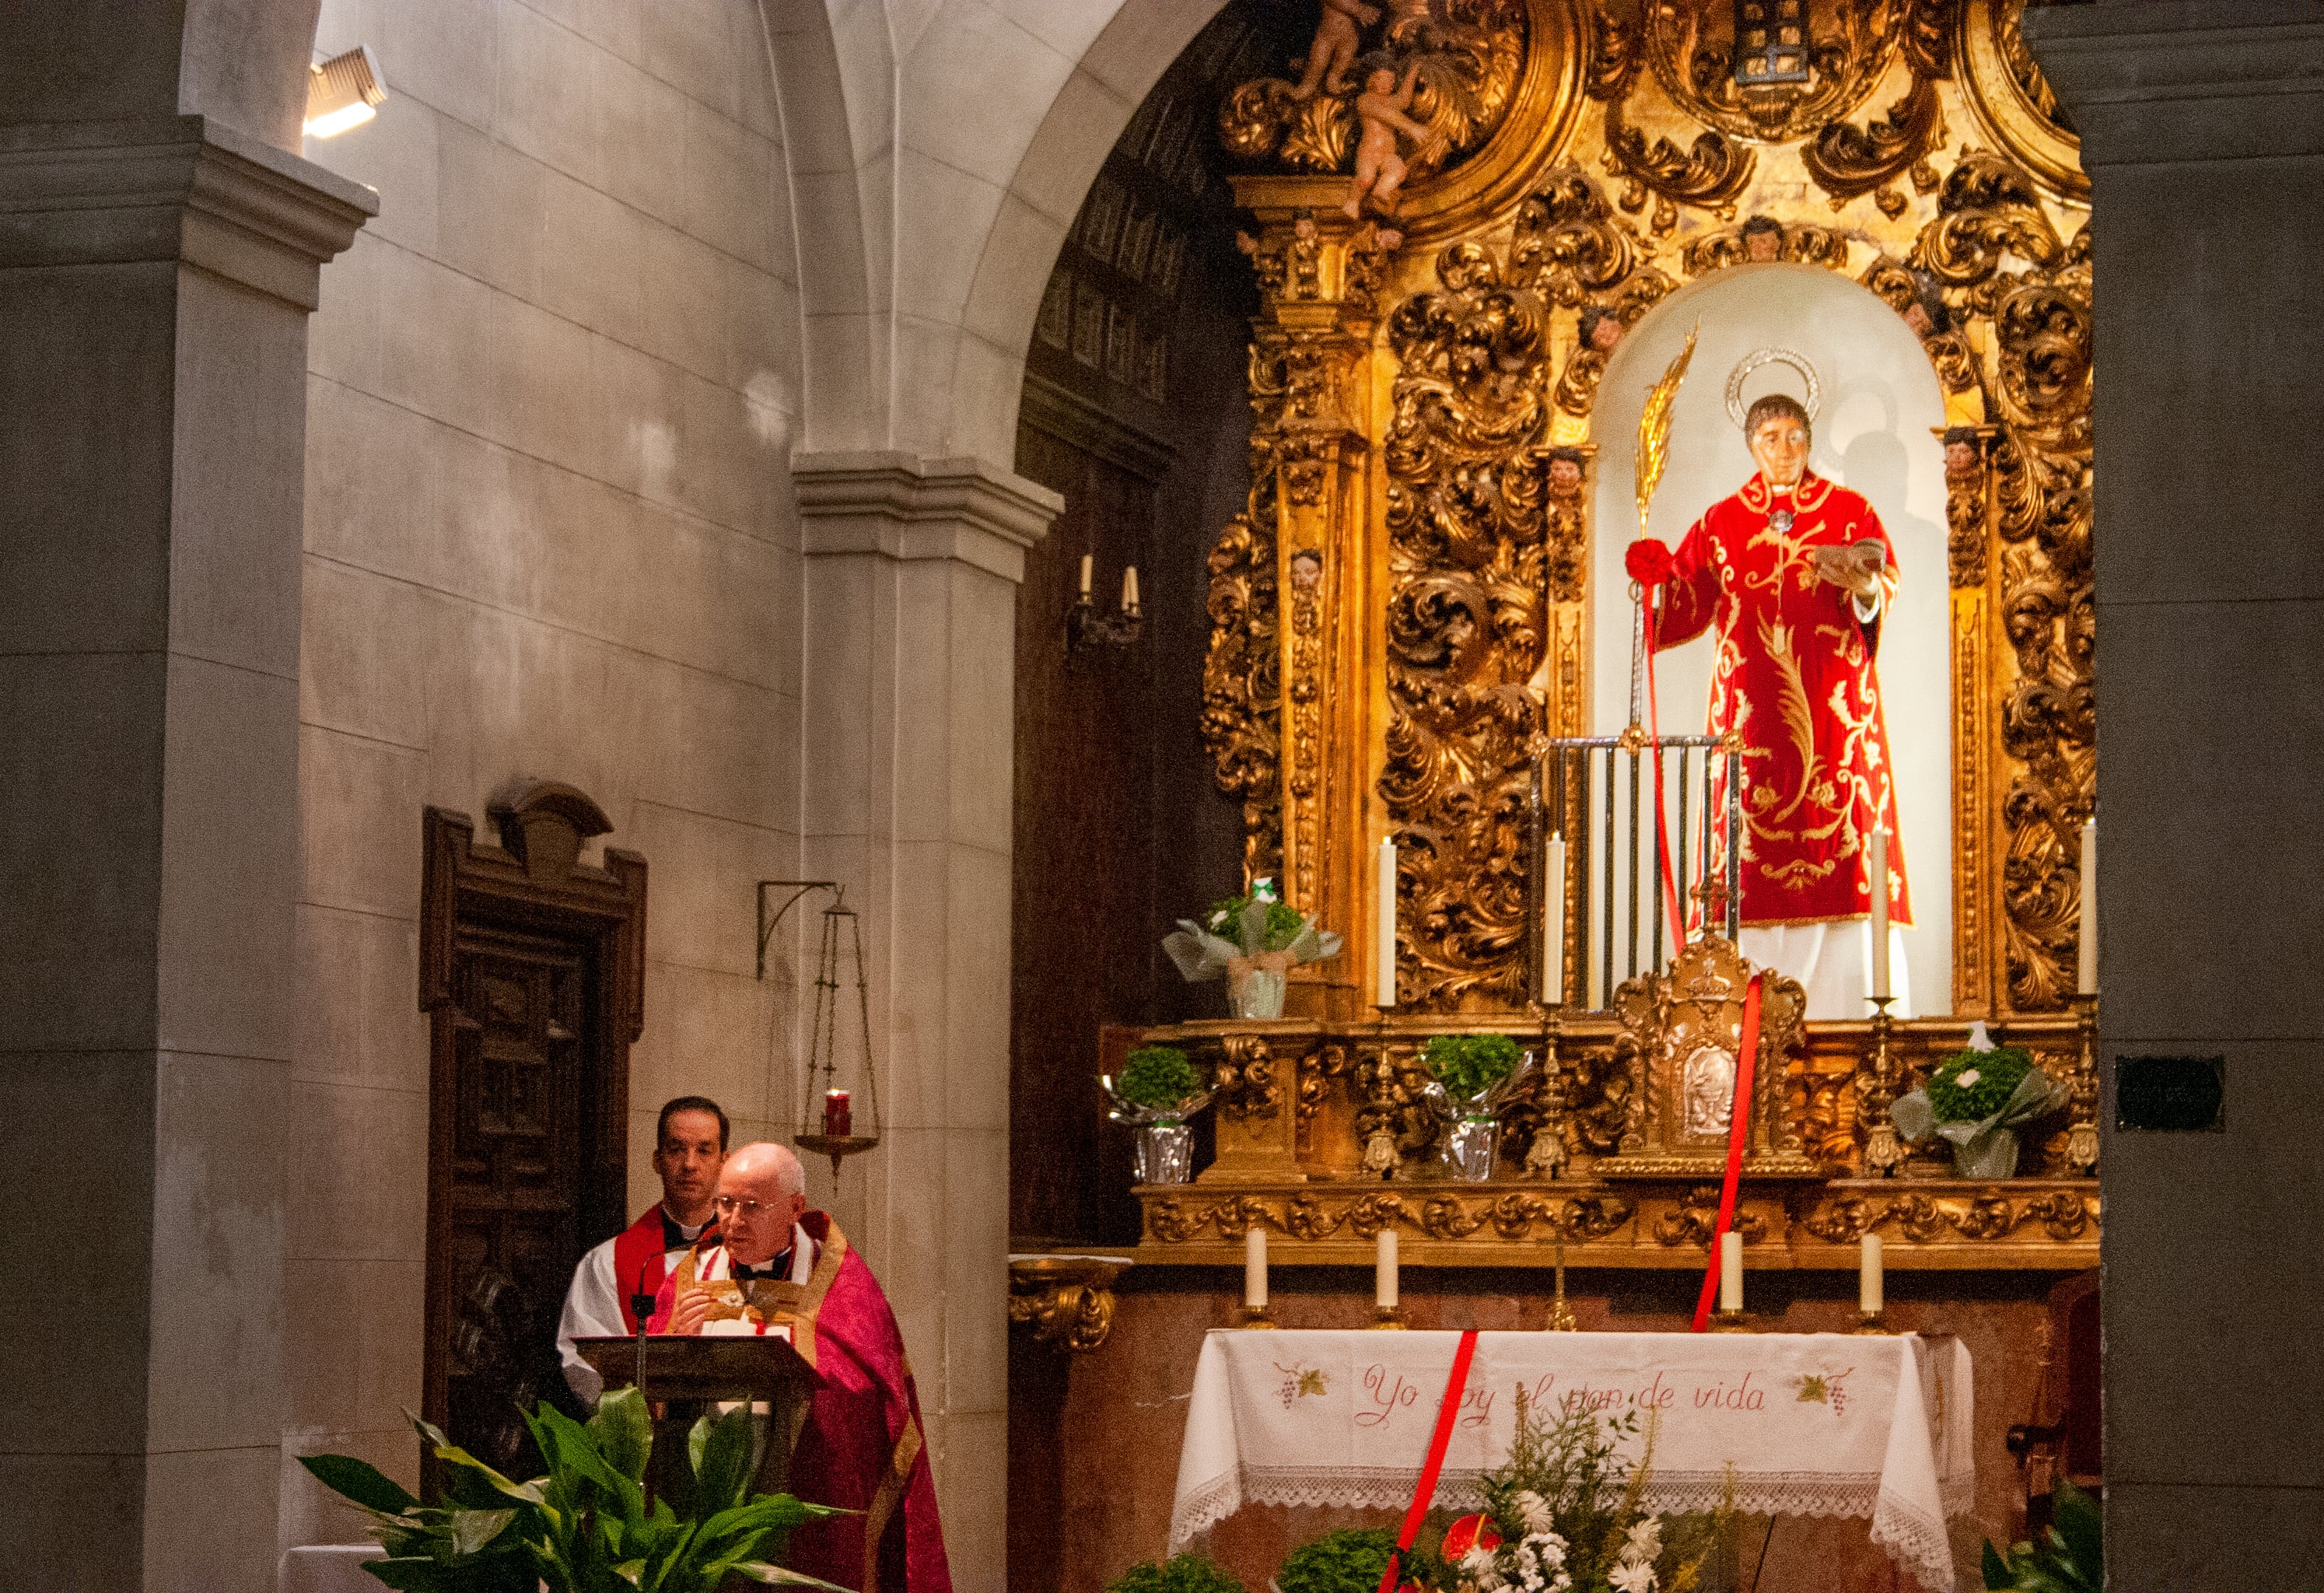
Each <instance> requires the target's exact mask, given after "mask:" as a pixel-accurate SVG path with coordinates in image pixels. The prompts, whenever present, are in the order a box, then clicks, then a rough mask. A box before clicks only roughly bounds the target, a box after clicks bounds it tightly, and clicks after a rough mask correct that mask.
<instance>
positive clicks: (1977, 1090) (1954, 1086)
mask: <svg viewBox="0 0 2324 1593" xmlns="http://www.w3.org/2000/svg"><path fill="white" fill-rule="evenodd" d="M2065 1103H2066V1088H2065V1086H2064V1085H2062V1084H2061V1083H2059V1082H2057V1081H2056V1080H2054V1079H2052V1078H2051V1076H2050V1075H2049V1074H2048V1073H2043V1071H2042V1069H2041V1068H2039V1067H2038V1066H2036V1065H2035V1064H2034V1062H2033V1054H2032V1053H2031V1052H2029V1051H2027V1050H2025V1049H2024V1047H2023V1046H2020V1045H2000V1046H1996V1047H1994V1048H1993V1049H1991V1050H1987V1051H1978V1050H1969V1051H1956V1052H1955V1053H1953V1054H1951V1055H1950V1056H1948V1057H1946V1058H1945V1059H1944V1061H1942V1062H1941V1063H1939V1064H1937V1066H1936V1068H1935V1069H1934V1071H1932V1073H1930V1074H1929V1082H1927V1083H1925V1084H1923V1085H1922V1086H1921V1087H1920V1088H1919V1089H1918V1090H1914V1091H1908V1092H1907V1093H1905V1094H1904V1095H1901V1096H1899V1097H1897V1099H1896V1103H1895V1105H1894V1106H1892V1107H1890V1108H1889V1109H1888V1115H1889V1116H1890V1117H1891V1118H1893V1119H1895V1123H1896V1131H1897V1132H1898V1133H1899V1134H1902V1135H1903V1136H1904V1137H1905V1138H1907V1139H1925V1138H1927V1137H1929V1135H1930V1134H1931V1133H1932V1132H1933V1133H1934V1134H1936V1135H1937V1136H1938V1137H1941V1138H1943V1139H1947V1140H1950V1141H1951V1143H1952V1147H1953V1173H1954V1174H1955V1175H1956V1176H1958V1177H1961V1178H2008V1177H2011V1176H2013V1175H2015V1173H2016V1171H2017V1130H2018V1128H2020V1127H2022V1126H2023V1125H2024V1124H2026V1123H2030V1122H2032V1121H2033V1119H2036V1118H2041V1117H2046V1116H2047V1115H2049V1114H2050V1113H2051V1112H2052V1111H2054V1110H2057V1109H2058V1108H2059V1107H2061V1106H2063V1105H2064V1104H2065Z"/></svg>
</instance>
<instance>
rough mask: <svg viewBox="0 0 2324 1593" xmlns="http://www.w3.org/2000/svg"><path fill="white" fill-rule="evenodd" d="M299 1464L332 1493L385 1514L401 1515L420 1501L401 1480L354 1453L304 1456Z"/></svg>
mask: <svg viewBox="0 0 2324 1593" xmlns="http://www.w3.org/2000/svg"><path fill="white" fill-rule="evenodd" d="M299 1464H300V1465H301V1466H304V1467H305V1468H306V1469H308V1470H309V1471H310V1472H312V1473H313V1474H314V1477H315V1480H316V1481H318V1482H319V1483H321V1484H322V1485H323V1486H324V1487H327V1488H328V1489H330V1490H331V1491H332V1492H333V1493H335V1494H337V1495H338V1496H341V1497H342V1498H347V1499H353V1500H354V1501H355V1503H356V1504H358V1505H361V1506H363V1507H364V1509H366V1510H376V1511H378V1512H379V1513H380V1514H381V1515H401V1514H402V1513H403V1512H404V1511H406V1510H409V1509H410V1508H412V1507H413V1506H416V1505H418V1504H419V1503H420V1501H419V1500H417V1499H415V1498H413V1497H412V1496H410V1494H408V1493H406V1492H404V1491H403V1485H402V1484H401V1483H399V1482H397V1481H396V1480H395V1479H394V1478H392V1477H389V1476H388V1475H387V1474H386V1473H385V1472H383V1471H382V1470H381V1469H379V1468H378V1467H376V1466H374V1465H372V1464H371V1463H370V1462H369V1461H367V1460H358V1459H355V1458H354V1457H353V1456H351V1455H301V1456H300V1457H299Z"/></svg>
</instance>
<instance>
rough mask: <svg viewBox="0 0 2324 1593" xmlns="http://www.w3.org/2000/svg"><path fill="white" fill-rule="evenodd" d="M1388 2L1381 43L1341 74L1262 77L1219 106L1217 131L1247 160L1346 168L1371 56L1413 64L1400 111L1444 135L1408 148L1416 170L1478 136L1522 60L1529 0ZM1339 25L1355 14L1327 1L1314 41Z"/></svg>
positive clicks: (1490, 124) (1449, 159)
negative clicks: (1407, 98)
mask: <svg viewBox="0 0 2324 1593" xmlns="http://www.w3.org/2000/svg"><path fill="white" fill-rule="evenodd" d="M1388 13H1389V14H1388V18H1387V20H1386V21H1385V23H1382V24H1380V26H1379V30H1378V32H1376V33H1374V34H1373V36H1372V38H1371V40H1370V42H1371V44H1372V46H1373V47H1374V49H1376V50H1377V51H1380V52H1381V53H1380V54H1379V56H1377V57H1374V56H1366V57H1364V58H1363V59H1362V60H1357V59H1355V57H1354V55H1353V52H1352V51H1351V52H1350V56H1349V59H1348V60H1347V63H1346V68H1345V69H1343V70H1342V72H1341V73H1339V74H1337V77H1338V81H1337V82H1333V81H1332V80H1331V79H1328V78H1327V79H1325V80H1323V81H1321V82H1309V81H1305V80H1304V79H1303V81H1301V82H1297V83H1295V82H1293V81H1291V80H1290V79H1288V78H1255V79H1253V80H1252V81H1250V82H1249V83H1245V84H1243V85H1241V86H1240V87H1237V88H1236V89H1234V90H1233V91H1232V92H1231V93H1230V94H1229V95H1228V96H1227V97H1226V99H1225V100H1224V102H1223V103H1222V104H1221V106H1219V136H1220V141H1221V142H1222V143H1223V144H1224V145H1225V146H1226V148H1227V150H1228V152H1230V153H1231V154H1234V155H1236V156H1238V157H1240V158H1241V159H1243V160H1246V161H1258V160H1265V159H1268V158H1270V157H1271V158H1273V159H1274V160H1276V161H1280V162H1281V163H1282V164H1284V165H1285V166H1287V167H1289V168H1291V169H1292V170H1297V171H1342V170H1346V169H1347V166H1348V162H1349V160H1350V158H1351V156H1352V154H1353V153H1354V151H1355V146H1356V137H1357V132H1358V129H1357V115H1356V99H1357V97H1358V95H1359V94H1360V92H1361V91H1362V87H1363V84H1362V81H1361V79H1362V78H1363V76H1364V75H1365V74H1366V73H1367V72H1368V71H1369V69H1370V63H1371V61H1372V60H1375V59H1378V60H1385V61H1387V62H1388V63H1389V65H1390V69H1391V70H1393V71H1395V72H1396V73H1397V76H1398V77H1399V78H1401V77H1402V76H1403V74H1404V73H1405V71H1406V69H1414V70H1415V93H1414V95H1413V100H1412V104H1411V106H1409V107H1408V109H1407V111H1406V115H1409V116H1410V117H1411V118H1412V119H1413V120H1414V121H1415V122H1416V123H1419V124H1421V125H1423V126H1425V127H1426V128H1428V130H1429V131H1430V132H1431V133H1432V134H1435V135H1436V137H1437V139H1438V140H1440V141H1441V143H1442V148H1443V154H1442V155H1440V156H1435V157H1433V158H1424V157H1421V156H1416V157H1415V158H1414V172H1415V175H1416V176H1417V175H1422V174H1424V173H1425V172H1426V171H1429V170H1436V169H1438V168H1439V167H1441V166H1443V165H1445V164H1448V163H1454V162H1456V161H1457V158H1458V157H1459V156H1462V155H1464V154H1467V153H1469V152H1472V151H1474V150H1476V149H1477V148H1478V147H1479V146H1480V145H1481V144H1483V143H1484V142H1485V140H1486V139H1488V138H1489V137H1490V136H1491V135H1492V133H1493V130H1494V129H1495V128H1497V127H1499V125H1500V124H1501V120H1502V118H1503V117H1504V116H1506V115H1508V110H1509V104H1510V100H1511V98H1512V97H1513V96H1514V95H1515V92H1516V89H1517V78H1518V77H1519V75H1520V73H1521V72H1522V71H1523V69H1524V66H1525V55H1526V35H1527V24H1526V4H1525V0H1437V3H1436V4H1433V5H1423V6H1418V7H1415V6H1413V5H1391V6H1389V7H1388ZM1342 29H1344V30H1348V31H1349V32H1353V31H1354V30H1353V27H1352V19H1351V18H1349V17H1347V16H1346V15H1344V14H1342V13H1339V12H1337V11H1336V10H1333V9H1332V8H1328V7H1327V8H1324V9H1323V14H1322V25H1321V27H1319V30H1318V32H1317V35H1316V39H1315V41H1314V44H1313V45H1311V46H1310V49H1311V51H1323V50H1326V49H1327V48H1328V42H1327V36H1328V32H1331V31H1335V30H1342ZM1308 75H1309V76H1310V77H1313V76H1314V72H1313V71H1312V70H1311V72H1310V73H1309V74H1308ZM1303 88H1304V89H1305V90H1306V92H1305V94H1304V95H1303V94H1302V92H1301V91H1302V90H1303Z"/></svg>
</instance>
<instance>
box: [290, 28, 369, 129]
mask: <svg viewBox="0 0 2324 1593" xmlns="http://www.w3.org/2000/svg"><path fill="white" fill-rule="evenodd" d="M307 73H308V77H307V136H308V137H309V138H332V137H336V136H337V134H342V133H345V132H346V130H347V129H348V128H350V127H360V126H362V125H363V124H364V123H365V122H368V121H370V120H371V119H372V118H373V117H374V116H375V115H378V114H379V106H381V105H382V104H383V103H384V102H385V100H386V98H387V85H386V84H385V83H383V82H382V81H381V79H380V75H379V58H378V57H377V56H375V55H374V54H373V53H372V52H371V46H370V45H368V44H358V45H356V46H355V48H354V49H353V50H350V51H347V52H346V54H344V55H335V56H333V57H331V59H330V60H327V61H325V62H323V64H322V65H320V66H310V67H309V68H308V69H307Z"/></svg>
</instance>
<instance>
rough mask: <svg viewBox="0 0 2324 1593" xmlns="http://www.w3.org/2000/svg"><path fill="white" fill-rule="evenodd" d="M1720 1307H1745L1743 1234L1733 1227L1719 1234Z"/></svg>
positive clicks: (1735, 1308)
mask: <svg viewBox="0 0 2324 1593" xmlns="http://www.w3.org/2000/svg"><path fill="white" fill-rule="evenodd" d="M1719 1309H1720V1310H1721V1311H1740V1310H1742V1309H1743V1236H1742V1235H1741V1234H1739V1233H1737V1232H1736V1231H1735V1230H1734V1229H1731V1228H1730V1229H1728V1230H1727V1231H1726V1232H1725V1233H1722V1234H1720V1236H1719Z"/></svg>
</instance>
